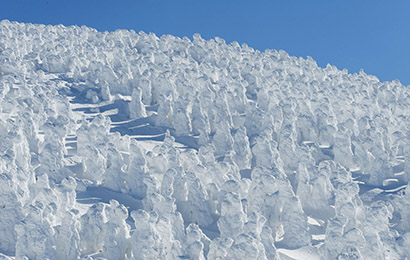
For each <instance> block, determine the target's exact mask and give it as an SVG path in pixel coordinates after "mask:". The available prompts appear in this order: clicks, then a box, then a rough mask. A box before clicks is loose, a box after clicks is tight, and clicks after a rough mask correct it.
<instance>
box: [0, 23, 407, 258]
mask: <svg viewBox="0 0 410 260" xmlns="http://www.w3.org/2000/svg"><path fill="white" fill-rule="evenodd" d="M0 104H1V105H0V170H1V172H0V259H269V260H271V259H406V258H407V257H410V250H409V248H410V184H408V183H409V180H410V163H409V162H410V148H409V147H410V122H409V118H410V117H409V113H410V107H409V106H410V91H409V88H408V87H405V86H403V85H401V84H400V83H399V82H398V81H393V82H380V81H379V80H378V79H377V78H376V77H374V76H370V75H366V74H365V73H364V72H360V73H359V74H348V72H347V71H346V70H343V71H340V70H338V69H337V68H336V67H334V66H331V65H328V66H327V67H326V68H320V67H318V66H317V64H316V63H315V61H314V60H313V59H312V58H310V57H308V58H307V59H303V58H296V57H291V56H289V55H288V54H287V53H286V52H284V51H279V52H278V51H275V50H267V51H265V52H260V51H255V50H253V49H252V48H250V47H248V46H247V45H245V44H243V45H242V46H240V45H239V44H238V43H236V42H233V43H231V44H226V43H225V42H224V40H222V39H220V38H215V39H212V40H204V39H202V38H201V37H200V36H199V35H194V37H193V41H191V40H190V39H188V38H185V37H184V38H182V39H181V38H178V37H174V36H171V35H164V36H162V37H161V38H158V37H157V36H156V35H154V34H152V33H150V34H146V33H144V32H140V33H135V32H134V31H125V30H118V31H115V32H98V31H96V30H94V29H91V28H87V27H85V26H82V27H78V26H70V27H64V26H62V25H58V26H45V25H32V24H24V23H16V22H10V21H7V20H4V21H2V22H0Z"/></svg>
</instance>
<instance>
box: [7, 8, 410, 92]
mask: <svg viewBox="0 0 410 260" xmlns="http://www.w3.org/2000/svg"><path fill="white" fill-rule="evenodd" d="M0 19H1V20H3V19H8V20H12V21H19V22H31V23H42V24H64V25H72V24H77V25H87V26H90V27H94V28H96V29H98V30H100V31H105V30H109V31H112V30H115V29H133V30H135V31H137V32H138V31H141V30H142V31H145V32H154V33H156V34H157V35H158V36H160V35H162V34H173V35H176V36H188V37H192V35H193V34H194V33H200V34H201V35H202V37H203V38H205V39H210V38H214V37H215V36H218V37H221V38H224V39H225V40H226V42H228V43H229V42H232V41H238V42H239V43H247V44H248V45H249V46H251V47H253V48H255V49H259V50H262V51H263V50H265V49H277V50H279V49H283V50H285V51H287V52H288V53H290V54H291V55H294V56H302V57H306V56H311V57H313V58H314V59H315V60H316V61H317V63H318V64H319V65H320V66H326V64H327V63H330V64H332V65H335V66H337V67H338V68H339V69H343V68H347V69H348V70H349V72H358V71H359V70H360V69H361V68H363V69H364V71H365V72H366V73H368V74H373V75H376V76H377V77H379V79H380V80H382V81H386V80H389V81H390V80H394V79H399V80H400V81H401V82H402V83H403V84H405V85H409V84H410V1H408V0H391V1H387V0H343V1H342V0H311V1H308V0H280V1H279V0H254V1H241V0H237V1H230V0H206V1H205V0H163V1H162V0H161V1H160V0H116V1H115V0H111V1H106V0H70V1H65V0H36V1H34V0H1V3H0Z"/></svg>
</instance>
